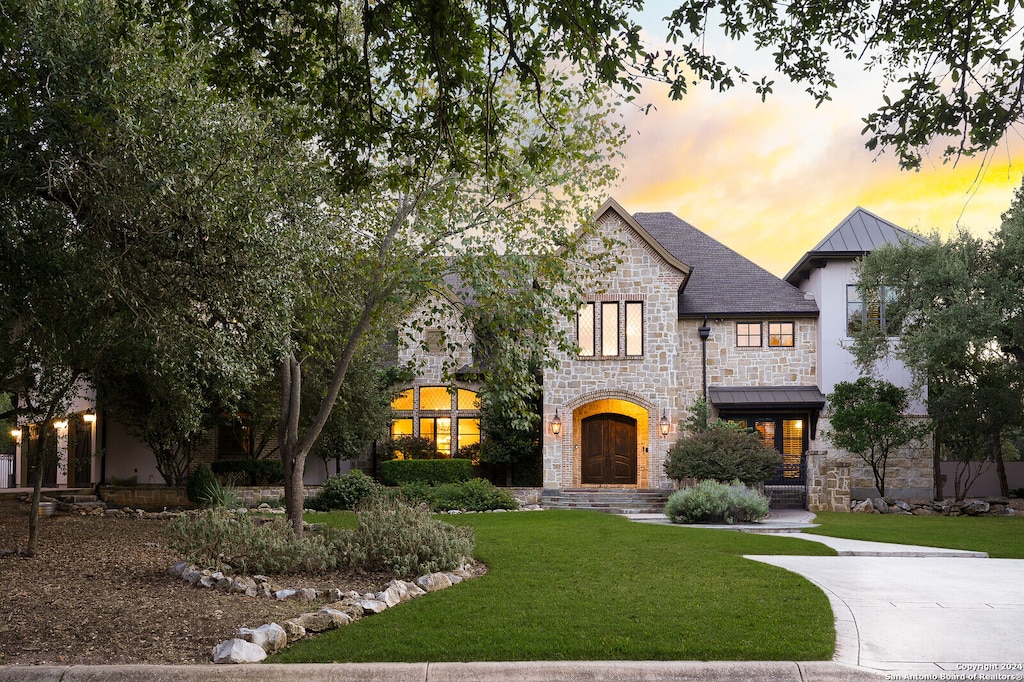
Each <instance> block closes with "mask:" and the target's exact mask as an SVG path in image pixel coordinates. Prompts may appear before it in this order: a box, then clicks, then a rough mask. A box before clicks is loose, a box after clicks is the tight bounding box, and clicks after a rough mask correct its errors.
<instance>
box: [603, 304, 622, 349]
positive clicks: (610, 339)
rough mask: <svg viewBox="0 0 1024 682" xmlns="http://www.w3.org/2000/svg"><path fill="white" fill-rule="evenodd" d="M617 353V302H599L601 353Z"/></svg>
mask: <svg viewBox="0 0 1024 682" xmlns="http://www.w3.org/2000/svg"><path fill="white" fill-rule="evenodd" d="M618 354H619V304H618V303H616V302H614V301H613V302H611V303H602V304H601V355H603V356H604V357H606V358H607V357H613V356H616V355H618Z"/></svg>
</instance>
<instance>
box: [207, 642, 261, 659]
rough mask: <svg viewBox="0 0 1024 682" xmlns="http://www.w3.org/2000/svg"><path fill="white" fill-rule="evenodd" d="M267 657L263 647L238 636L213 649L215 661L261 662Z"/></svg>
mask: <svg viewBox="0 0 1024 682" xmlns="http://www.w3.org/2000/svg"><path fill="white" fill-rule="evenodd" d="M266 657H267V652H266V651H264V650H263V647H261V646H259V645H257V644H253V643H252V642H247V641H245V640H244V639H239V638H237V637H236V638H234V639H229V640H227V641H226V642H221V643H220V644H218V645H217V646H216V647H214V649H213V662H214V663H259V662H260V661H262V660H263V659H265V658H266Z"/></svg>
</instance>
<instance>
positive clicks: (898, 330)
mask: <svg viewBox="0 0 1024 682" xmlns="http://www.w3.org/2000/svg"><path fill="white" fill-rule="evenodd" d="M1022 262H1024V188H1022V189H1019V190H1018V191H1017V194H1016V197H1015V198H1014V201H1013V203H1012V205H1011V206H1010V209H1009V210H1008V211H1007V212H1006V213H1004V214H1003V222H1002V225H1001V226H1000V228H999V229H998V230H996V232H995V233H994V234H993V235H992V237H991V238H988V239H983V238H980V237H976V236H974V235H971V234H969V233H967V232H959V233H957V234H955V235H953V236H952V237H949V238H947V239H943V238H942V237H940V236H939V235H933V236H932V237H931V243H930V244H928V245H924V246H921V245H917V246H911V245H889V246H885V247H882V248H879V249H877V250H875V251H873V252H872V253H871V254H869V255H868V256H866V257H865V258H864V260H863V262H862V263H861V264H860V266H859V268H858V273H859V277H860V286H861V287H862V288H863V289H864V291H865V295H869V294H870V293H872V292H877V290H878V288H879V287H882V286H885V287H890V288H892V289H894V290H895V291H897V292H898V295H897V296H896V297H895V299H894V300H892V301H890V302H888V303H887V306H886V316H887V323H888V325H889V328H890V332H891V333H893V334H895V335H894V336H886V335H884V334H881V333H880V332H879V331H878V330H866V331H865V333H863V334H861V335H859V336H858V337H857V338H856V341H855V345H854V350H855V352H856V354H857V357H858V362H860V363H861V364H862V365H863V366H870V365H871V364H872V363H874V362H876V361H878V360H879V359H880V358H882V357H884V355H885V354H887V353H889V352H895V353H896V354H897V355H898V356H899V357H900V358H901V359H902V360H904V362H906V363H907V365H908V366H910V367H911V368H912V369H914V370H915V371H916V375H917V377H918V381H919V383H920V384H921V385H924V384H925V383H927V382H928V381H930V380H932V377H934V380H935V381H936V382H937V386H936V387H937V388H938V389H940V390H941V388H942V385H943V383H945V384H951V385H957V384H964V383H972V382H973V383H977V382H978V381H981V382H982V385H989V388H986V389H985V390H981V389H980V388H979V390H978V391H977V395H976V396H975V399H986V400H988V401H990V404H988V405H986V406H983V410H982V411H983V412H986V413H991V414H993V415H996V414H999V413H1001V412H1002V409H1003V407H1004V403H1006V400H1007V398H1006V396H1007V395H1008V394H1013V393H1014V391H1015V390H1016V389H1015V386H1016V384H1017V383H1018V382H1019V381H1020V380H1021V378H1022V377H1024V294H1022V292H1024V271H1022V269H1021V267H1020V264H1021V263H1022ZM865 300H867V299H865ZM979 368H980V369H979ZM1007 370H1010V372H1009V373H1007ZM979 377H981V379H979ZM992 377H1003V378H1004V382H1003V383H1004V385H1003V387H1002V390H994V389H993V388H992V387H991V378H992ZM997 421H999V422H1000V423H1004V424H1006V425H1007V427H1009V426H1012V422H1008V421H1007V420H1006V419H1004V418H1002V417H1000V418H999V419H998V420H997ZM992 452H993V456H994V458H995V460H996V464H997V469H998V470H999V471H1000V472H1002V473H1001V475H1000V487H1001V488H1002V490H1003V494H1007V493H1008V486H1007V482H1006V477H1005V469H1004V467H1003V465H1002V455H1001V449H1000V448H999V447H996V448H994V449H993V450H992Z"/></svg>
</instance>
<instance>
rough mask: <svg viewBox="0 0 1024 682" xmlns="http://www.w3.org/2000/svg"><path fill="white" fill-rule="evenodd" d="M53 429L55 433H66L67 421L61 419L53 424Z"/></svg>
mask: <svg viewBox="0 0 1024 682" xmlns="http://www.w3.org/2000/svg"><path fill="white" fill-rule="evenodd" d="M53 428H55V429H57V431H67V428H68V420H67V419H62V420H61V421H59V422H53Z"/></svg>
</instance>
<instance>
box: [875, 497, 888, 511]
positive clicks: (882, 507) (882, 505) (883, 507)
mask: <svg viewBox="0 0 1024 682" xmlns="http://www.w3.org/2000/svg"><path fill="white" fill-rule="evenodd" d="M871 506H872V507H874V508H875V511H877V512H878V513H879V514H888V513H889V504H888V503H887V502H886V501H885V500H884V499H882V498H881V497H872V498H871Z"/></svg>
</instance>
